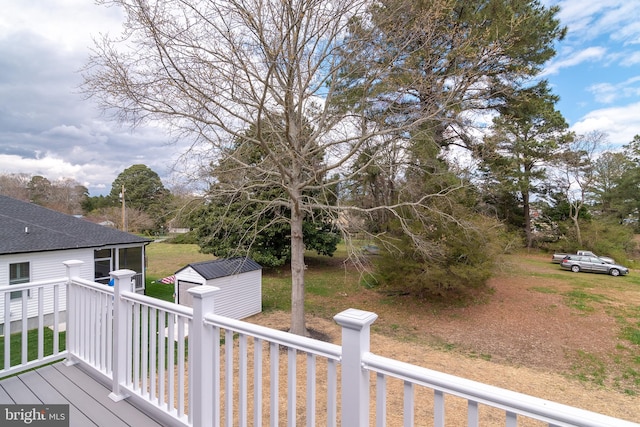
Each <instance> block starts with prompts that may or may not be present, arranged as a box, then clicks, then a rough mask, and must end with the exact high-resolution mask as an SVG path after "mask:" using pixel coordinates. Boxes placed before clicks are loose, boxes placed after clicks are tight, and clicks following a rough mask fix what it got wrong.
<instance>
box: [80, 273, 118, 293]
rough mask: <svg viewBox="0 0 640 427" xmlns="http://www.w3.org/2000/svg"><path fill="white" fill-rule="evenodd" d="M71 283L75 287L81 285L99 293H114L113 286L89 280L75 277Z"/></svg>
mask: <svg viewBox="0 0 640 427" xmlns="http://www.w3.org/2000/svg"><path fill="white" fill-rule="evenodd" d="M71 283H73V284H74V285H79V286H82V287H85V288H91V289H94V290H96V291H99V292H104V293H107V294H112V293H113V286H108V285H105V284H103V283H98V282H93V281H91V280H87V279H81V278H80V277H73V278H72V279H71Z"/></svg>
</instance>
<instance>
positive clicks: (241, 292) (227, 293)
mask: <svg viewBox="0 0 640 427" xmlns="http://www.w3.org/2000/svg"><path fill="white" fill-rule="evenodd" d="M179 281H184V282H192V283H200V284H207V285H210V286H216V287H218V288H220V290H219V291H218V292H216V294H215V299H214V310H215V313H216V314H219V315H221V316H227V317H231V318H233V319H244V318H246V317H249V316H252V315H254V314H257V313H260V312H261V311H262V270H255V271H249V272H247V273H241V274H236V275H233V276H227V277H221V278H218V279H212V280H209V281H205V279H204V278H203V277H202V276H200V274H198V273H197V272H196V271H195V270H193V269H192V268H191V267H187V268H185V269H184V270H182V271H180V272H179V273H177V274H176V285H175V292H176V295H177V294H178V282H179ZM180 302H181V303H183V304H184V303H185V302H188V298H187V299H185V298H181V300H180ZM185 305H188V304H185Z"/></svg>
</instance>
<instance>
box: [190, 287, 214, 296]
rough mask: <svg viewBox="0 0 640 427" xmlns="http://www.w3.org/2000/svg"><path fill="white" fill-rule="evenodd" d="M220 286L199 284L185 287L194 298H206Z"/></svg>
mask: <svg viewBox="0 0 640 427" xmlns="http://www.w3.org/2000/svg"><path fill="white" fill-rule="evenodd" d="M219 290H220V288H218V287H215V286H208V285H199V286H194V287H191V288H189V289H187V292H189V293H190V294H191V295H192V296H193V297H194V298H206V297H209V296H212V295H213V294H214V293H216V292H218V291H219Z"/></svg>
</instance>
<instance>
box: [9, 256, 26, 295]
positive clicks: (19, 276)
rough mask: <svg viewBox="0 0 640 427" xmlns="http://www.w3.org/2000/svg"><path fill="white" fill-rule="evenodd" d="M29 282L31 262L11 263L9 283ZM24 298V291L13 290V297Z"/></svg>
mask: <svg viewBox="0 0 640 427" xmlns="http://www.w3.org/2000/svg"><path fill="white" fill-rule="evenodd" d="M28 282H29V263H28V262H19V263H16V264H9V285H19V284H20V283H28ZM18 298H22V291H15V292H11V299H18Z"/></svg>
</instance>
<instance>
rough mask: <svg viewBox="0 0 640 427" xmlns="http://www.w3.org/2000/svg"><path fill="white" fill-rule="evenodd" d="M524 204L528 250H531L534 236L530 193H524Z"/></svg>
mask: <svg viewBox="0 0 640 427" xmlns="http://www.w3.org/2000/svg"><path fill="white" fill-rule="evenodd" d="M522 204H523V208H524V233H525V236H526V238H527V249H531V246H532V243H533V235H532V234H531V212H530V206H529V192H528V191H525V192H523V193H522Z"/></svg>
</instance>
